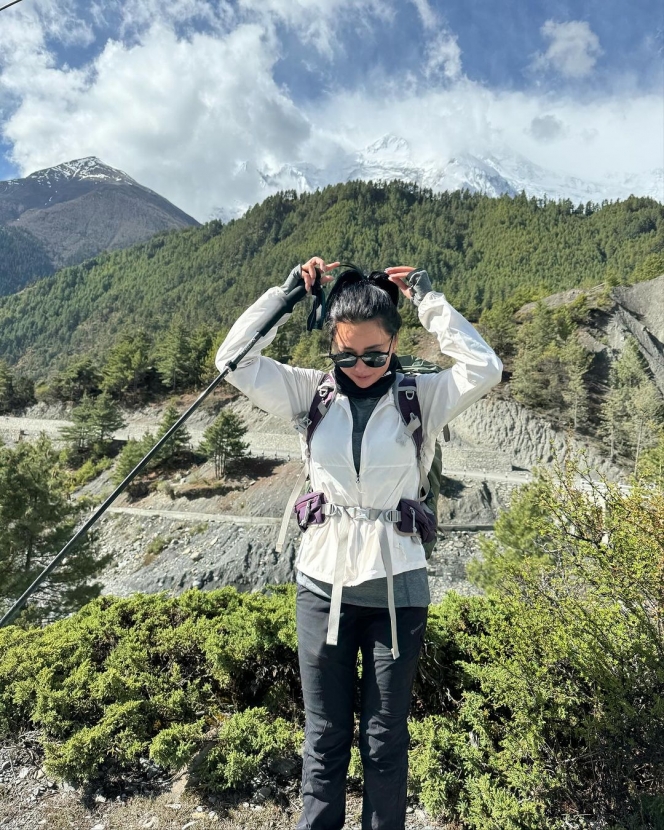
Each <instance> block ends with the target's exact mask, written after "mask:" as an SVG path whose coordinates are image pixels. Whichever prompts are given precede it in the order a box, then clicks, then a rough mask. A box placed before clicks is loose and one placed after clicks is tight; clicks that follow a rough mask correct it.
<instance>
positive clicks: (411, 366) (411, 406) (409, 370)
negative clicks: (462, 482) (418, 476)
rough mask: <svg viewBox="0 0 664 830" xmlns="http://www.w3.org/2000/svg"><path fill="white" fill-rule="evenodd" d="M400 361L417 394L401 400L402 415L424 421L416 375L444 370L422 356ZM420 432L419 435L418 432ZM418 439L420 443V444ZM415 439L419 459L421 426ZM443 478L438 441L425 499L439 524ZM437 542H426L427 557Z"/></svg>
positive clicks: (446, 438)
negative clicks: (418, 396)
mask: <svg viewBox="0 0 664 830" xmlns="http://www.w3.org/2000/svg"><path fill="white" fill-rule="evenodd" d="M399 363H400V364H401V371H402V372H403V375H404V379H408V378H412V388H413V389H414V390H415V395H414V398H413V399H412V401H408V400H407V399H406V401H405V403H404V402H403V401H400V402H399V407H398V408H399V411H400V412H401V417H402V418H403V420H404V422H405V423H406V424H408V421H409V418H410V412H411V411H412V412H414V413H415V416H416V417H417V418H419V420H420V422H421V421H422V411H421V409H420V404H419V401H418V399H417V387H416V385H415V377H416V376H417V375H434V374H437V373H438V372H442V369H441V367H440V366H437V365H436V364H435V363H431V362H430V361H428V360H423V359H422V358H421V357H413V356H412V355H401V356H400V357H399ZM404 406H406V407H408V409H407V410H406V411H404ZM418 432H419V435H417V433H418ZM442 436H443V440H444V441H445V442H447V441H449V440H450V428H449V426H448V425H447V424H445V426H444V427H443V432H442ZM418 440H419V441H420V444H419V446H418ZM413 441H415V449H416V451H417V457H418V460H419V456H420V450H421V447H422V443H423V442H424V435H423V434H422V430H421V428H420V429H419V430H416V431H415V433H414V434H413ZM442 478H443V454H442V451H441V447H440V442H439V441H436V449H435V452H434V456H433V461H432V462H431V468H430V469H429V470H428V472H427V479H428V484H429V491H428V493H427V495H426V498H425V499H424V505H425V507H427V509H428V510H429V511H430V512H431V513H433V515H434V516H435V517H436V524H438V496H439V495H440V485H441V482H442ZM435 544H436V540H435V539H434V540H433V541H432V542H424V543H423V545H424V553H425V555H426V558H427V559H429V558H430V557H431V554H432V552H433V549H434V546H435Z"/></svg>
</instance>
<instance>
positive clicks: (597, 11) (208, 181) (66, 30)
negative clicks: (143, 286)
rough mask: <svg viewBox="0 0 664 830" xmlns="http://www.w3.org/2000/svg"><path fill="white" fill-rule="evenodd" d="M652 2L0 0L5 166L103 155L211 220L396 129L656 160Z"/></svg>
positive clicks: (453, 140) (600, 163)
mask: <svg viewBox="0 0 664 830" xmlns="http://www.w3.org/2000/svg"><path fill="white" fill-rule="evenodd" d="M663 57H664V5H662V4H661V2H659V0H629V1H628V0H603V2H599V0H583V1H582V2H579V0H577V2H571V0H570V2H565V1H564V0H546V2H542V0H529V2H527V3H526V2H523V0H521V2H516V0H509V1H508V0H493V2H492V0H450V2H445V3H442V2H433V0H233V2H231V1H230V0H215V1H214V2H207V0H161V2H157V0H124V2H119V0H104V2H101V0H93V2H90V0H87V2H82V1H81V0H57V2H56V0H23V2H22V3H20V4H19V5H17V6H14V7H12V8H10V9H7V10H6V11H4V12H2V13H0V178H2V179H4V178H10V177H12V176H19V175H25V174H27V173H30V172H32V171H33V170H35V169H39V168H40V167H45V166H50V165H53V164H57V163H59V162H62V161H66V160H69V159H72V158H77V157H81V156H84V155H97V156H99V157H100V158H102V159H103V160H104V161H106V162H107V163H109V164H112V165H113V166H116V167H120V168H121V169H124V170H126V171H127V172H128V173H129V174H130V175H132V176H134V177H135V178H136V179H138V180H139V181H141V182H142V183H145V184H147V185H148V186H150V187H153V188H154V189H155V190H158V191H159V192H162V193H164V195H166V196H167V197H168V198H170V199H172V200H173V201H175V202H176V203H177V204H179V205H181V206H182V207H184V208H185V209H186V210H189V211H190V212H192V213H194V215H196V216H197V218H201V219H204V218H207V216H209V215H211V214H212V213H214V211H215V209H216V208H218V207H220V206H222V205H224V204H226V203H227V202H228V201H229V200H231V201H232V200H236V201H239V202H247V203H251V202H252V201H255V200H257V199H259V198H260V197H261V192H260V189H257V188H258V186H259V185H258V184H257V182H258V181H259V179H258V177H257V176H253V177H251V176H249V174H248V173H246V170H247V169H251V170H260V171H262V172H265V171H275V170H277V169H279V168H280V166H281V165H283V164H287V163H293V164H302V163H307V162H308V163H318V162H319V161H320V159H321V158H323V159H325V160H326V163H329V164H333V163H334V160H335V159H336V158H340V157H341V155H343V154H345V156H344V157H348V154H349V153H352V152H355V151H362V149H363V148H366V147H367V146H368V145H369V144H371V143H372V142H373V141H375V140H376V139H379V138H380V137H381V136H382V135H385V134H386V133H393V134H396V135H403V136H405V137H407V138H408V140H409V142H410V143H411V144H412V154H413V158H414V160H416V161H418V162H419V160H427V159H439V160H441V161H445V160H446V159H449V157H450V156H451V155H453V154H455V153H459V152H473V153H489V152H494V151H496V148H497V147H498V148H504V147H509V148H510V150H513V151H514V152H517V153H519V154H521V155H523V156H525V157H526V158H528V159H529V160H531V161H533V162H534V163H536V164H539V165H541V166H543V167H545V168H546V169H550V170H555V171H558V172H560V173H564V174H567V175H576V176H584V175H589V176H593V177H595V179H597V178H598V177H600V178H601V177H602V176H605V175H608V174H609V173H610V172H611V171H613V172H616V171H618V172H621V173H640V172H644V171H647V170H652V169H653V168H657V167H661V166H664V101H663V99H662V95H663V74H662V61H663Z"/></svg>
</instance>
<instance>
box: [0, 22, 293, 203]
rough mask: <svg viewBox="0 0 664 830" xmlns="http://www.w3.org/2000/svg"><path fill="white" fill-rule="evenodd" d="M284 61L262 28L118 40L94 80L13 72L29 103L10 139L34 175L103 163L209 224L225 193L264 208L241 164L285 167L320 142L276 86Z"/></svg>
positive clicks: (12, 124)
mask: <svg viewBox="0 0 664 830" xmlns="http://www.w3.org/2000/svg"><path fill="white" fill-rule="evenodd" d="M276 55H277V48H276V44H275V42H274V39H273V38H271V37H270V36H269V34H266V32H265V31H264V30H263V29H261V28H259V27H257V26H254V25H244V26H240V27H238V28H237V29H235V30H234V31H233V32H232V33H231V34H229V35H228V36H227V37H226V38H225V39H223V40H222V39H220V38H215V37H212V36H209V35H200V34H199V35H195V36H194V37H192V38H191V39H190V40H180V41H178V40H177V39H176V37H175V35H174V34H173V32H172V31H170V30H169V29H164V28H162V27H159V26H157V27H154V28H153V29H152V30H151V31H150V33H149V34H148V35H147V36H146V37H145V38H144V39H143V41H142V42H141V43H140V44H137V45H134V46H132V47H127V46H124V45H122V44H120V43H118V42H115V41H109V43H108V44H107V46H106V48H105V49H104V51H103V52H102V54H101V55H100V56H99V57H98V58H97V59H96V61H95V62H94V65H93V66H92V67H91V69H90V71H87V72H83V71H74V70H70V71H67V72H65V71H61V70H54V69H51V68H47V67H44V68H42V70H41V71H40V72H37V73H36V74H32V75H26V74H25V73H23V72H22V71H19V69H18V68H15V69H14V70H13V71H12V72H9V73H5V74H9V80H10V83H11V84H12V86H13V88H14V91H15V92H16V93H19V92H20V93H21V99H22V100H21V104H20V105H19V107H18V109H17V110H16V111H15V112H14V113H13V115H12V116H11V117H10V118H9V120H8V121H7V122H6V124H5V127H4V135H5V138H6V140H8V141H10V142H11V143H12V144H13V145H14V152H13V158H14V161H15V162H16V163H17V165H18V166H19V167H20V169H21V171H22V172H23V173H27V172H31V171H32V170H35V169H38V168H41V167H45V166H48V165H51V164H55V163H58V162H60V161H64V160H67V159H71V158H77V157H81V156H86V155H98V156H99V157H100V158H102V159H103V160H104V161H106V162H107V163H108V164H111V165H113V166H116V167H119V168H121V169H124V170H126V171H127V172H129V173H130V175H132V176H133V177H134V178H136V179H137V180H138V181H140V182H141V183H143V184H146V185H147V186H149V187H152V188H153V189H155V190H157V191H158V192H161V193H164V194H165V195H166V196H167V197H168V198H170V199H171V200H172V201H174V202H176V203H177V204H179V205H180V206H181V207H182V208H183V209H185V210H187V211H189V212H191V213H193V214H194V215H195V216H197V217H202V218H206V217H207V215H208V213H209V210H210V207H211V205H212V204H218V203H219V202H221V201H222V200H223V195H222V194H226V193H229V192H232V194H233V197H234V198H237V199H240V200H246V201H248V202H252V201H253V200H255V199H256V198H257V196H258V194H256V193H255V192H247V188H246V186H244V185H243V183H242V181H241V180H240V181H236V180H234V179H233V175H232V171H233V165H234V164H235V162H236V161H237V160H238V159H243V160H245V159H246V160H249V161H250V162H251V163H252V164H255V165H256V166H259V167H260V166H263V165H265V164H274V163H275V160H279V159H283V158H292V157H295V156H297V155H298V147H299V145H300V143H301V142H302V141H303V140H305V139H306V138H307V136H308V132H309V124H308V121H307V119H306V118H305V117H304V116H303V115H302V114H301V113H300V112H298V110H297V108H296V107H295V106H294V104H293V103H292V101H291V100H290V99H289V98H288V97H287V96H286V95H285V94H284V93H283V92H282V91H281V90H280V89H279V88H278V87H277V85H276V84H275V82H274V80H273V78H272V68H273V65H274V62H275V60H276Z"/></svg>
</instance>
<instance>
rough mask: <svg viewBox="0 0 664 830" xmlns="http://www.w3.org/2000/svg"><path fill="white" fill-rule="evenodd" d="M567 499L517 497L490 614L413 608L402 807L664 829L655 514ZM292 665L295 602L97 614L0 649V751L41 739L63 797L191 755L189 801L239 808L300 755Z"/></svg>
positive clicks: (452, 600) (357, 770)
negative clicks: (231, 794) (415, 665)
mask: <svg viewBox="0 0 664 830" xmlns="http://www.w3.org/2000/svg"><path fill="white" fill-rule="evenodd" d="M573 477H574V471H573V470H572V468H566V469H565V470H563V471H561V473H560V475H559V477H558V479H555V480H554V478H553V477H551V476H549V477H547V476H546V475H541V476H540V478H539V479H538V481H537V482H536V484H535V485H533V486H529V487H528V488H526V489H524V491H523V492H522V494H521V496H517V497H516V499H515V501H514V505H513V508H512V510H511V511H510V516H511V518H510V519H509V520H508V519H507V518H505V519H504V521H502V520H501V521H502V525H501V529H500V532H498V533H497V534H496V538H495V540H494V542H493V543H492V547H491V548H490V550H489V556H488V557H487V562H486V568H487V571H486V572H485V576H486V574H487V573H488V574H489V578H487V579H486V580H485V585H486V586H487V591H488V594H487V595H486V596H482V597H461V596H458V595H456V594H453V593H450V594H448V595H447V596H446V597H445V599H444V600H443V602H441V603H440V605H437V606H431V608H430V612H429V622H428V626H427V636H426V639H425V643H424V649H423V653H422V657H421V660H420V664H419V669H418V675H417V678H416V682H415V687H414V694H413V706H412V710H411V723H410V731H411V749H410V779H409V786H410V789H411V791H412V792H413V793H414V794H415V795H416V796H419V798H420V799H421V801H422V803H423V804H424V806H425V807H426V809H427V810H428V811H429V812H430V813H431V814H433V815H437V816H440V817H442V818H444V819H445V820H447V821H448V822H450V823H452V824H455V825H456V826H458V827H460V828H466V830H471V829H472V830H517V828H518V830H545V829H546V830H563V828H580V827H582V826H585V825H584V824H583V821H584V820H585V819H583V816H585V817H586V818H588V819H592V821H594V822H595V823H597V822H600V824H601V826H604V827H606V828H607V830H608V828H612V830H636V828H640V830H641V829H642V828H661V827H662V821H663V819H662V816H663V809H662V803H663V800H664V783H663V782H664V638H663V636H662V631H661V619H662V616H663V612H664V608H663V606H664V590H663V589H662V585H663V584H664V580H663V579H662V577H663V576H664V573H663V570H664V564H663V563H664V534H663V533H662V528H664V494H662V492H661V490H656V489H654V488H652V489H651V488H647V487H641V486H639V485H638V484H637V485H635V486H634V487H633V489H632V490H631V492H630V493H628V494H624V493H622V492H621V491H620V490H619V489H618V488H617V487H615V486H613V485H606V486H605V487H603V488H600V487H599V486H595V485H593V486H590V488H589V490H588V491H586V492H581V491H580V490H579V489H578V488H577V487H576V486H575V482H574V480H573ZM593 488H594V489H593ZM508 531H509V532H508ZM478 569H479V570H478V573H481V572H482V568H481V567H480V566H478ZM296 646H297V644H296V630H295V595H294V586H281V587H277V588H272V589H269V591H267V590H266V592H264V593H262V592H259V593H254V594H239V593H237V591H235V590H234V589H231V588H224V589H222V590H219V591H211V592H208V593H206V592H200V591H188V592H186V593H184V594H182V595H181V596H180V597H178V598H176V599H172V598H168V597H166V596H165V595H163V594H160V595H151V596H150V595H148V596H140V595H138V596H135V597H132V598H129V599H114V598H109V597H102V598H100V599H97V600H95V601H94V602H92V603H90V604H89V605H88V606H86V607H85V608H84V609H83V610H82V611H80V612H79V613H78V614H76V615H74V616H72V617H71V618H69V619H67V620H62V621H61V622H58V623H54V624H52V625H50V626H47V627H46V628H44V629H27V630H23V629H19V628H16V627H9V628H6V629H3V630H2V631H0V734H3V735H8V734H11V733H14V732H16V731H18V730H20V729H21V728H23V727H25V726H26V725H28V724H33V725H34V726H37V727H38V728H39V729H40V730H41V732H42V741H43V743H44V747H45V750H46V764H47V768H48V769H49V770H50V771H51V772H52V773H53V774H56V775H58V776H59V777H62V778H66V779H69V780H72V781H81V782H82V781H87V780H90V779H93V778H95V777H102V776H105V775H107V774H109V773H110V772H112V771H115V772H122V771H123V770H128V769H132V768H135V767H136V766H137V765H138V763H139V759H140V758H141V757H145V756H146V755H149V756H150V757H152V758H153V760H155V761H156V762H157V763H158V764H160V765H161V766H163V767H164V768H167V769H179V768H180V767H181V766H183V765H184V764H185V763H186V762H187V761H188V760H189V759H191V758H192V757H193V756H194V755H195V754H196V753H197V752H198V751H199V750H200V749H201V748H203V747H205V748H206V750H208V751H207V754H204V755H203V760H202V762H201V773H200V774H201V776H202V780H203V781H204V782H205V786H209V787H213V788H215V789H217V790H218V789H219V788H220V787H221V788H224V787H241V786H244V785H245V784H247V783H248V782H249V781H250V780H251V779H252V778H254V777H255V776H256V775H257V774H258V772H259V771H260V770H261V769H262V768H263V767H264V766H265V765H268V766H269V764H270V762H271V761H272V760H274V759H275V758H279V757H283V756H284V755H285V756H288V755H293V754H295V753H296V752H297V750H298V747H299V744H300V742H301V740H302V732H301V727H302V716H303V712H302V699H301V692H300V683H299V672H298V665H297V652H296ZM211 735H213V737H212V738H211V737H210V736H211ZM361 778H362V769H361V760H360V757H359V753H358V751H357V749H356V748H354V750H353V753H352V757H351V767H350V779H351V782H352V783H354V784H355V783H359V782H361Z"/></svg>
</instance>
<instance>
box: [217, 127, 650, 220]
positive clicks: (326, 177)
mask: <svg viewBox="0 0 664 830" xmlns="http://www.w3.org/2000/svg"><path fill="white" fill-rule="evenodd" d="M237 174H238V175H241V176H242V177H244V178H245V179H253V182H254V184H255V185H257V186H258V187H259V188H260V189H261V191H262V192H264V193H265V196H268V195H270V194H272V193H276V192H277V191H279V190H295V191H296V192H297V193H305V192H310V191H313V190H316V189H317V188H322V187H325V186H327V185H330V184H337V183H339V182H347V181H351V180H353V179H361V180H364V181H369V180H371V181H374V182H377V181H392V180H394V179H402V180H404V181H408V182H413V183H414V184H417V185H419V186H420V187H424V188H430V189H431V190H433V191H434V192H435V193H440V192H443V191H446V190H447V191H452V190H468V191H470V192H471V193H484V194H486V195H487V196H494V197H496V196H500V195H502V194H508V195H510V196H514V195H516V194H518V193H521V192H522V191H525V192H526V193H527V194H528V195H529V196H534V197H536V198H545V197H546V198H548V199H554V200H557V199H570V200H571V201H572V202H573V203H574V204H578V203H579V202H582V203H585V202H588V201H593V202H601V201H603V200H604V199H625V198H627V197H628V196H630V195H632V194H633V195H636V196H651V197H652V198H654V199H657V200H658V201H664V169H661V168H660V169H657V170H653V171H651V172H650V173H646V174H636V175H620V174H609V175H607V176H606V178H605V179H604V180H603V181H601V182H598V181H591V180H584V179H580V178H577V177H574V176H568V175H564V174H560V173H556V172H554V171H552V170H546V169H545V168H543V167H540V166H539V165H537V164H534V163H533V162H531V161H530V160H529V159H527V158H525V157H524V156H521V155H519V154H517V153H514V152H513V151H510V150H509V149H507V148H503V149H501V150H500V151H497V152H494V153H493V154H488V155H485V156H478V155H472V154H470V153H462V154H458V155H457V156H455V157H454V158H449V159H441V158H430V159H415V158H414V156H413V153H412V151H411V147H410V145H409V143H408V142H407V141H406V139H404V138H403V137H401V136H396V135H392V134H388V135H385V136H383V137H382V138H380V139H379V140H378V141H375V142H374V143H373V144H370V145H369V146H367V147H366V148H365V149H364V150H362V151H360V152H357V153H346V154H342V155H340V156H338V157H337V158H336V159H335V161H334V162H332V163H330V164H328V165H326V166H324V167H317V166H315V165H313V164H309V163H299V164H298V163H291V164H284V165H282V166H281V167H279V168H276V169H268V168H264V169H258V168H253V169H252V168H251V167H250V166H249V165H246V164H243V165H240V166H238V173H237ZM249 207H250V205H248V204H240V203H237V202H236V203H233V204H229V205H225V206H224V208H223V209H222V210H221V211H220V212H219V214H218V215H219V216H220V218H233V217H237V216H240V215H242V213H244V212H245V211H246V210H247V209H248V208H249Z"/></svg>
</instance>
